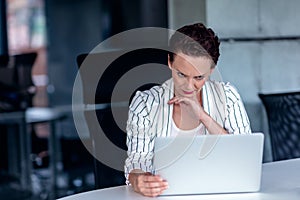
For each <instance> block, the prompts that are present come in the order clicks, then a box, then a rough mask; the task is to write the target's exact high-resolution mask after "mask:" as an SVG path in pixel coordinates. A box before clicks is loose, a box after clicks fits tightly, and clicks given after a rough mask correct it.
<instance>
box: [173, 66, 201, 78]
mask: <svg viewBox="0 0 300 200" xmlns="http://www.w3.org/2000/svg"><path fill="white" fill-rule="evenodd" d="M174 69H175V68H174ZM175 70H176V71H177V72H179V73H181V74H183V75H184V76H187V75H186V74H184V73H182V72H181V71H179V70H178V69H175ZM205 74H206V73H204V74H202V75H199V76H194V77H193V78H199V77H203V76H204V75H205Z"/></svg>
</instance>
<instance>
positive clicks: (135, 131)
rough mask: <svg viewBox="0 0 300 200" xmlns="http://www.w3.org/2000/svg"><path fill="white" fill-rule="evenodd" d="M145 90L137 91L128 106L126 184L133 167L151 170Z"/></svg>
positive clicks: (147, 95) (148, 119)
mask: <svg viewBox="0 0 300 200" xmlns="http://www.w3.org/2000/svg"><path fill="white" fill-rule="evenodd" d="M149 95H150V94H149V93H147V92H139V91H138V92H137V93H136V95H135V96H134V98H133V99H132V103H131V104H130V106H129V112H128V120H127V127H126V131H127V141H126V143H127V147H128V150H127V155H128V157H127V159H126V160H125V166H124V171H125V177H126V184H129V181H128V175H129V173H130V171H132V170H133V169H141V170H143V171H145V172H151V171H152V158H153V149H154V145H153V137H154V136H153V135H152V134H150V131H151V122H150V118H149V107H147V101H149V99H151V97H150V98H149Z"/></svg>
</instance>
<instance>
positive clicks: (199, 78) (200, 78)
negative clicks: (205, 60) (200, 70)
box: [195, 75, 205, 81]
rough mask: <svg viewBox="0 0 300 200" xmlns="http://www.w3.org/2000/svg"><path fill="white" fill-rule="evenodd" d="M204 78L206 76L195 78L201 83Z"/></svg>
mask: <svg viewBox="0 0 300 200" xmlns="http://www.w3.org/2000/svg"><path fill="white" fill-rule="evenodd" d="M204 78H205V76H204V75H201V76H196V77H195V79H196V80H197V81H201V80H203V79H204Z"/></svg>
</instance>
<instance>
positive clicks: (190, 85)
mask: <svg viewBox="0 0 300 200" xmlns="http://www.w3.org/2000/svg"><path fill="white" fill-rule="evenodd" d="M187 89H190V90H192V89H194V80H193V78H187Z"/></svg>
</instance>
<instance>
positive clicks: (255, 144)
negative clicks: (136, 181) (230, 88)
mask: <svg viewBox="0 0 300 200" xmlns="http://www.w3.org/2000/svg"><path fill="white" fill-rule="evenodd" d="M263 144H264V135H263V134H262V133H253V134H241V135H198V136H193V135H180V136H177V137H158V138H156V140H155V154H154V157H153V165H154V172H153V173H155V174H159V175H160V176H161V177H162V178H163V179H165V180H167V181H168V183H169V188H168V189H167V190H165V191H164V192H163V194H162V196H163V195H189V194H212V193H214V194H216V193H239V192H256V191H259V190H260V182H261V168H262V156H263Z"/></svg>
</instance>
